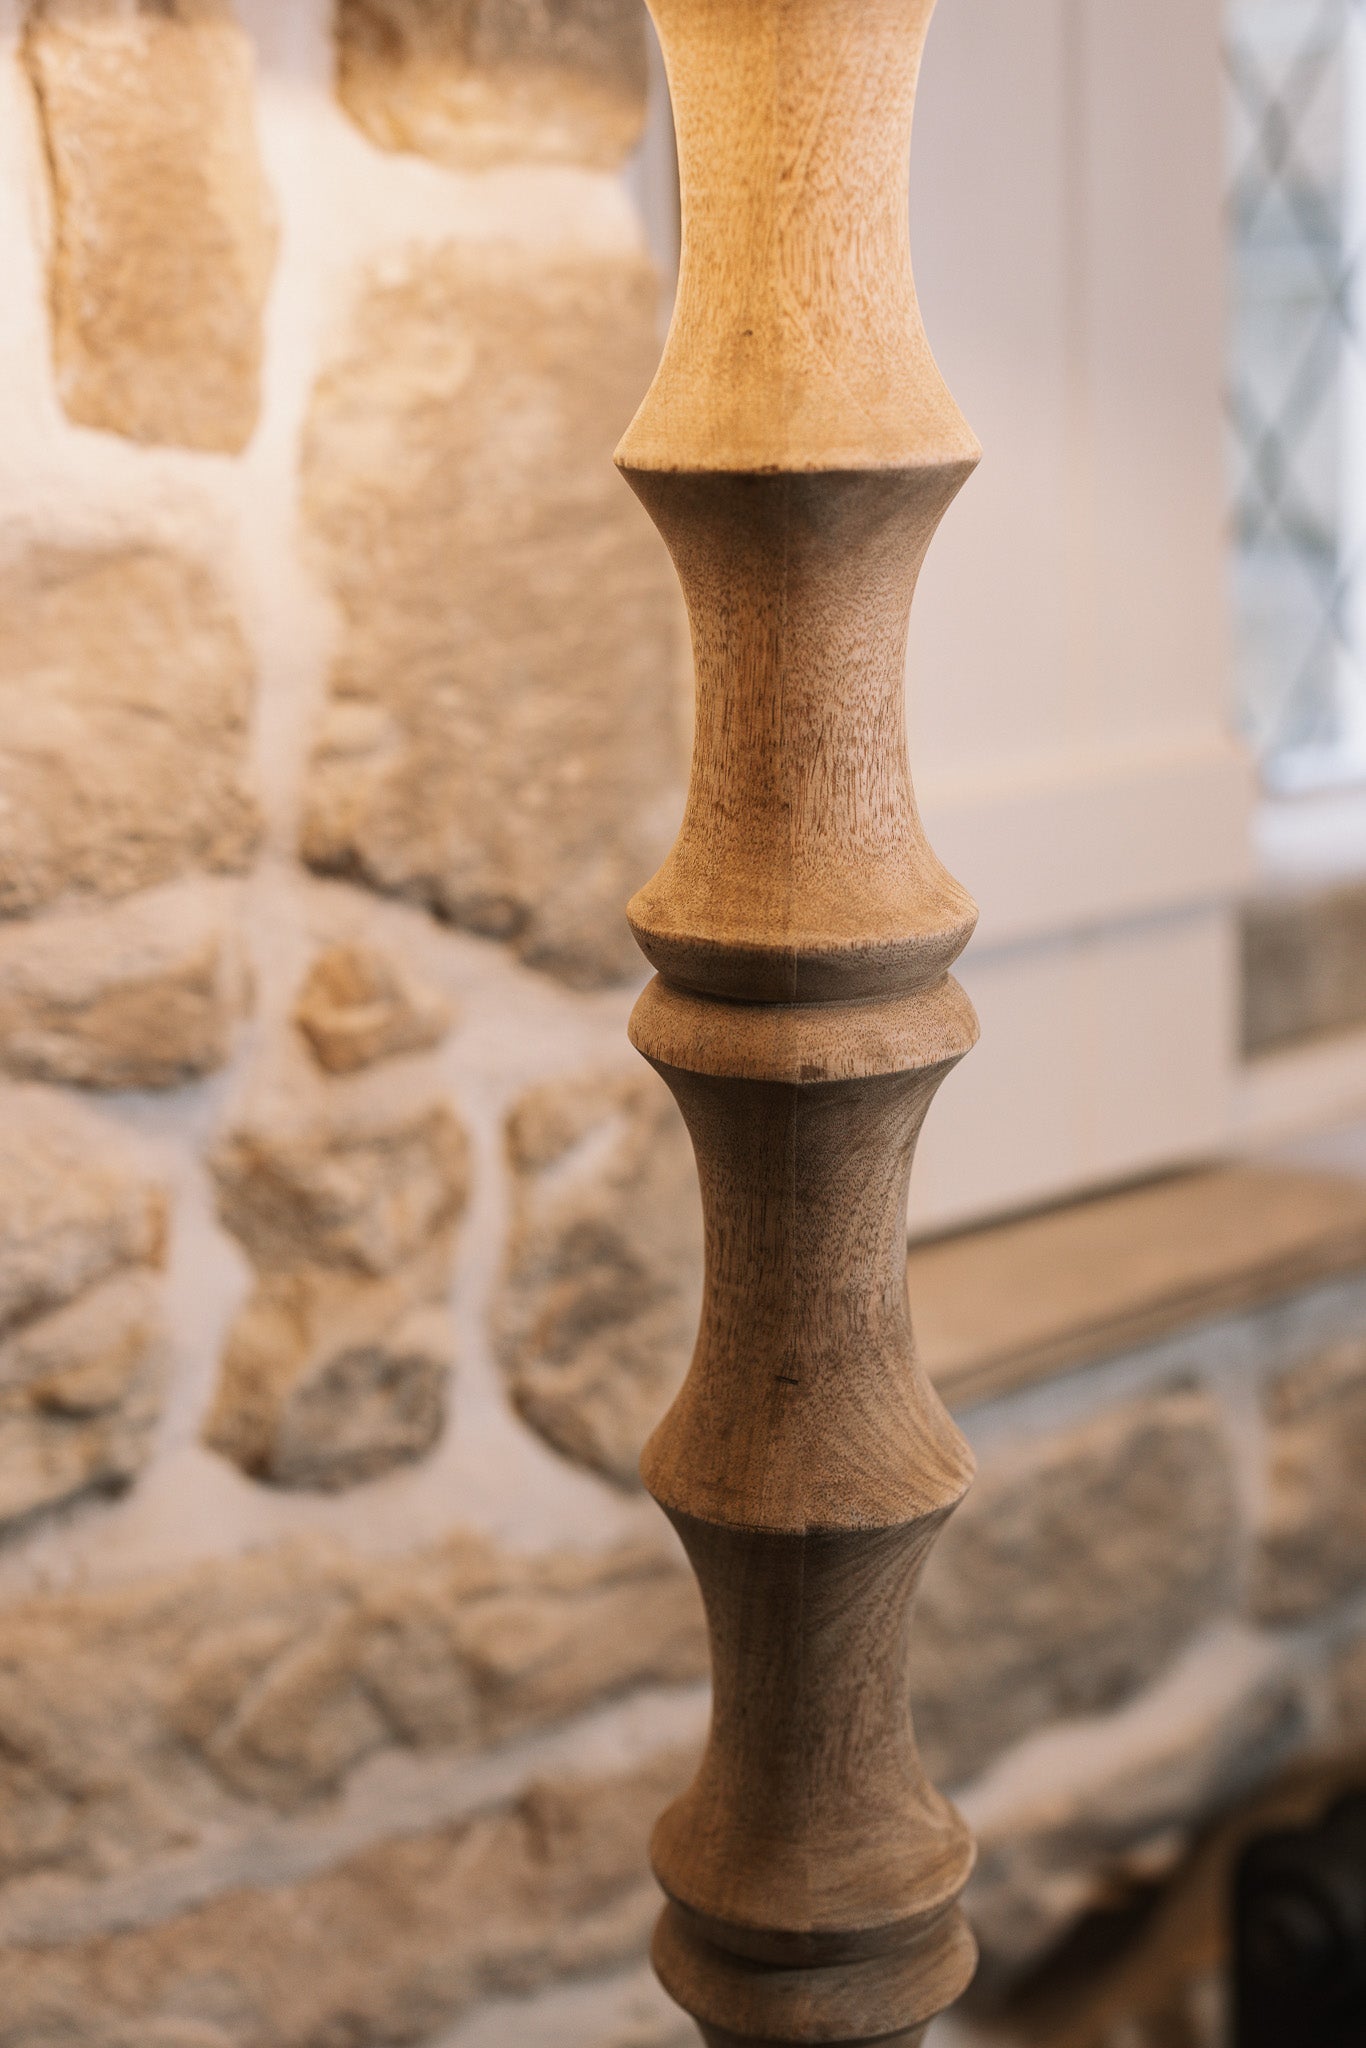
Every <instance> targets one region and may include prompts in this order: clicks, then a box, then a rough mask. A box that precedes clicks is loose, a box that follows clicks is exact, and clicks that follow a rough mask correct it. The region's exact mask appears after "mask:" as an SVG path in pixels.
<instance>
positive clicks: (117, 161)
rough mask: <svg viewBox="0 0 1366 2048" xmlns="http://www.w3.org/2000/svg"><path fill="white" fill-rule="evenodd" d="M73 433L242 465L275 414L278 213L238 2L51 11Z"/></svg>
mask: <svg viewBox="0 0 1366 2048" xmlns="http://www.w3.org/2000/svg"><path fill="white" fill-rule="evenodd" d="M24 54H25V59H26V62H27V66H28V72H29V76H30V78H31V79H32V81H33V85H34V88H35V90H36V93H37V99H38V107H39V112H40V117H41V120H42V128H43V140H44V144H45V147H46V155H47V162H48V167H49V172H50V176H51V183H52V195H53V214H54V237H53V249H52V267H51V300H52V321H53V346H54V351H55V356H56V368H57V386H58V390H59V392H60V394H61V399H62V403H63V405H64V406H65V408H66V411H67V414H68V416H69V417H70V418H71V419H73V420H75V421H77V422H78V423H79V424H80V425H82V426H87V427H103V428H105V429H106V430H108V431H109V432H111V433H115V434H125V435H128V436H129V437H130V438H131V439H133V440H135V441H148V442H173V443H177V444H179V445H180V446H182V447H186V448H199V449H211V450H221V451H223V452H226V453H230V454H235V453H236V452H237V451H239V450H240V449H242V448H244V447H245V446H246V444H247V442H248V440H249V439H250V438H251V434H252V430H253V428H254V426H255V424H256V416H257V411H258V406H259V400H260V372H261V316H262V309H263V307H264V304H265V299H266V291H267V287H268V285H269V282H270V274H271V269H272V266H273V263H274V258H275V241H276V236H275V225H274V213H273V207H272V203H271V199H270V195H269V192H268V190H267V187H266V182H265V176H264V173H263V171H262V168H261V162H260V157H259V153H258V150H257V143H256V130H255V117H254V97H253V81H252V67H251V56H250V46H249V44H248V42H247V39H246V37H245V35H244V34H243V33H242V30H241V28H240V27H239V26H238V24H237V22H236V20H235V18H234V15H233V10H232V7H231V5H230V4H229V0H33V4H32V5H31V6H30V9H29V16H28V27H27V32H26V35H25V38H24Z"/></svg>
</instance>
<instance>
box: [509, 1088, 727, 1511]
mask: <svg viewBox="0 0 1366 2048" xmlns="http://www.w3.org/2000/svg"><path fill="white" fill-rule="evenodd" d="M508 1150H509V1155H510V1158H511V1163H512V1168H513V1173H514V1193H513V1220H512V1235H511V1241H510V1245H509V1250H508V1260H507V1268H506V1271H505V1274H504V1278H503V1285H502V1291H501V1296H500V1300H499V1306H498V1310H497V1324H498V1341H499V1349H500V1355H501V1357H502V1361H503V1366H504V1370H505V1371H506V1373H507V1376H508V1383H509V1386H510V1388H511V1391H512V1398H513V1400H514V1402H515V1403H516V1406H517V1408H518V1411H519V1412H520V1413H521V1415H522V1416H523V1417H524V1418H525V1419H526V1421H528V1422H529V1423H530V1424H531V1426H532V1427H533V1428H534V1429H536V1430H539V1431H540V1433H541V1435H542V1436H544V1437H545V1438H547V1440H548V1441H549V1442H550V1443H552V1444H554V1446H555V1447H556V1449H557V1450H559V1451H562V1452H563V1453H564V1454H565V1456H566V1457H570V1458H575V1459H577V1460H578V1461H579V1462H580V1463H582V1464H586V1465H589V1466H591V1467H593V1468H594V1469H595V1470H596V1471H599V1472H602V1473H604V1474H605V1475H606V1476H607V1477H608V1478H610V1479H614V1480H615V1481H616V1482H617V1483H618V1485H621V1486H634V1485H636V1484H638V1483H639V1482H638V1479H637V1474H636V1464H637V1460H638V1459H639V1456H640V1452H641V1447H642V1445H643V1444H644V1441H645V1438H646V1437H647V1436H648V1434H649V1432H650V1430H651V1429H652V1428H653V1427H654V1425H655V1424H656V1423H657V1422H658V1421H659V1420H660V1418H661V1417H662V1415H663V1414H664V1411H665V1409H666V1408H667V1407H668V1405H669V1403H670V1401H671V1400H672V1398H673V1396H674V1394H675V1393H676V1392H677V1390H678V1386H679V1384H680V1382H681V1380H682V1378H683V1375H684V1373H685V1372H686V1370H687V1365H688V1360H689V1358H690V1356H691V1354H692V1346H693V1340H694V1338H695V1336H696V1334H697V1319H698V1311H699V1307H700V1302H701V1282H702V1218H701V1207H700V1203H699V1200H698V1194H697V1176H696V1171H695V1168H694V1166H693V1158H692V1148H691V1146H690V1144H689V1142H688V1136H687V1132H686V1131H685V1129H684V1127H683V1122H682V1119H681V1118H680V1116H679V1114H678V1112H677V1110H676V1109H675V1107H674V1104H673V1100H672V1098H671V1096H670V1095H669V1093H668V1090H667V1089H666V1088H665V1087H664V1085H663V1083H662V1082H661V1081H659V1080H658V1079H657V1078H656V1077H655V1075H653V1074H652V1073H651V1072H650V1071H649V1069H648V1068H646V1067H643V1066H642V1067H641V1068H639V1069H638V1070H636V1069H625V1070H623V1071H621V1072H617V1073H605V1074H598V1075H593V1074H589V1075H577V1076H575V1077H574V1078H573V1079H571V1080H565V1081H554V1082H549V1083H547V1084H546V1085H544V1086H543V1087H540V1088H535V1089H532V1090H531V1091H530V1092H529V1093H528V1094H526V1095H524V1096H523V1097H522V1099H521V1101H520V1102H519V1103H518V1104H517V1105H516V1107H515V1109H514V1110H513V1113H512V1115H511V1117H510V1118H509V1121H508Z"/></svg>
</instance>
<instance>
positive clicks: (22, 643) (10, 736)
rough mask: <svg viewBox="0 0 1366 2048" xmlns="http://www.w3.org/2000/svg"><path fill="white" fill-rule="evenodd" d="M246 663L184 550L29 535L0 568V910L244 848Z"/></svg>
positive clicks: (90, 892)
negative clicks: (44, 542) (31, 541)
mask: <svg viewBox="0 0 1366 2048" xmlns="http://www.w3.org/2000/svg"><path fill="white" fill-rule="evenodd" d="M251 694H252V666H251V660H250V657H249V655H248V653H247V648H246V644H245V642H244V641H243V638H242V635H241V632H240V631H239V629H238V626H237V623H236V621H235V619H234V618H233V616H232V614H231V612H230V611H229V610H228V608H227V605H226V604H225V602H224V600H223V598H222V596H221V595H220V594H219V592H218V590H217V589H216V587H215V586H214V584H213V582H212V581H211V580H210V578H209V576H208V574H207V573H206V571H205V570H204V569H202V568H201V567H200V566H199V565H198V564H197V563H195V562H193V561H190V560H187V559H185V558H184V557H181V556H178V555H174V554H170V553H167V552H165V551H164V550H161V549H157V548H151V547H147V548H135V547H130V548H107V549H89V550H63V549H56V548H37V549H34V550H32V551H31V552H30V553H28V554H27V555H24V556H22V557H20V558H19V559H17V560H11V561H10V562H9V563H8V564H7V565H6V566H5V567H4V568H3V569H2V570H0V915H10V916H12V915H14V914H16V913H25V912H29V911H33V910H36V909H38V908H40V907H41V906H42V905H44V904H48V903H53V902H55V901H57V900H58V899H59V898H62V897H65V896H98V897H112V896H122V895H126V894H128V893H129V892H130V891H132V890H134V889H142V888H147V887H149V886H150V885H151V884H153V883H156V882H163V881H167V880H169V879H170V878H171V877H172V876H174V875H180V874H183V873H184V872H185V871H186V870H187V869H189V868H192V867H197V866H198V867H206V868H213V869H220V870H234V869H240V868H243V867H245V866H246V864H247V862H248V860H249V858H250V856H251V852H252V849H253V846H254V844H255V840H256V833H257V819H256V813H255V810H254V807H253V805H252V802H251V800H250V798H249V797H248V795H247V793H246V789H245V786H244V774H245V768H246V761H247V748H248V741H249V730H248V723H249V718H250V713H251Z"/></svg>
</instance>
